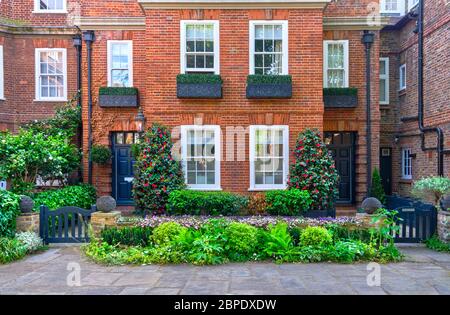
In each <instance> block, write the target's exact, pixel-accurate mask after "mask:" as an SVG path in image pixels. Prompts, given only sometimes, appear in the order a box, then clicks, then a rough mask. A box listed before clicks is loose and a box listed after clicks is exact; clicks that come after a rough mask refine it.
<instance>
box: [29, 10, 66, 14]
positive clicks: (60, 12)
mask: <svg viewBox="0 0 450 315" xmlns="http://www.w3.org/2000/svg"><path fill="white" fill-rule="evenodd" d="M31 13H33V14H67V13H68V12H67V10H41V11H34V10H33V11H31Z"/></svg>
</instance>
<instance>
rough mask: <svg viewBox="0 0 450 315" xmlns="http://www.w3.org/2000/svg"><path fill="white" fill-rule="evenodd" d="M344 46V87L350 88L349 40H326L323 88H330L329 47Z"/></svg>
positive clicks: (324, 42) (324, 46)
mask: <svg viewBox="0 0 450 315" xmlns="http://www.w3.org/2000/svg"><path fill="white" fill-rule="evenodd" d="M329 44H343V45H344V86H343V87H342V88H348V87H349V40H348V39H340V40H324V41H323V87H324V88H328V45H329Z"/></svg>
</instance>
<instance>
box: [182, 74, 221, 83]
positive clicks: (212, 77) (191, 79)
mask: <svg viewBox="0 0 450 315" xmlns="http://www.w3.org/2000/svg"><path fill="white" fill-rule="evenodd" d="M177 83H185V84H201V83H211V84H213V83H222V78H221V76H220V75H217V74H207V73H205V74H202V73H192V74H179V75H177Z"/></svg>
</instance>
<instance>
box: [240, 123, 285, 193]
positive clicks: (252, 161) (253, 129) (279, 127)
mask: <svg viewBox="0 0 450 315" xmlns="http://www.w3.org/2000/svg"><path fill="white" fill-rule="evenodd" d="M256 130H283V184H281V185H275V184H274V185H257V184H255V144H256V142H255V140H256V139H255V134H256ZM249 145H250V148H249V154H250V188H249V189H248V190H249V191H260V190H261V191H262V190H274V189H286V188H287V177H288V172H289V126H287V125H252V126H250V141H249Z"/></svg>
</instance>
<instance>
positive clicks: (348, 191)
mask: <svg viewBox="0 0 450 315" xmlns="http://www.w3.org/2000/svg"><path fill="white" fill-rule="evenodd" d="M325 143H326V144H327V147H328V149H329V150H330V152H331V155H332V156H333V158H334V161H335V165H336V169H337V171H338V173H339V196H338V199H337V200H336V203H343V204H351V203H353V201H354V187H355V185H354V178H355V176H354V173H355V158H354V153H355V134H354V133H352V132H326V133H325Z"/></svg>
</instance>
